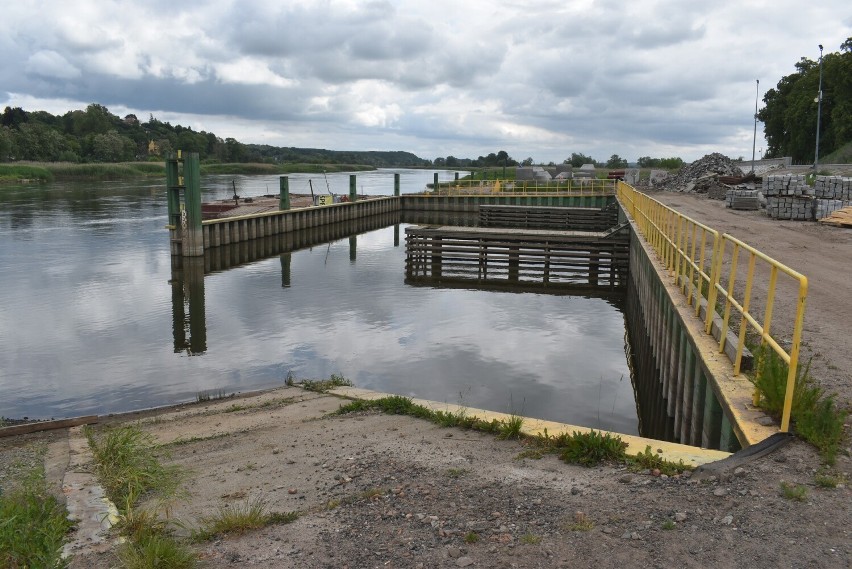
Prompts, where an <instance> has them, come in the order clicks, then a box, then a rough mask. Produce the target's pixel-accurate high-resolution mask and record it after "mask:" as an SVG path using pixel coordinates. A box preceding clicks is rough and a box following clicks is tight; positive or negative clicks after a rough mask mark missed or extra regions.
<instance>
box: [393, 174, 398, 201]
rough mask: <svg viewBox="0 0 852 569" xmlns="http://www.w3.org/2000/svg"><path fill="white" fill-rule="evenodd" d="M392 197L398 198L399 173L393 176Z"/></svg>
mask: <svg viewBox="0 0 852 569" xmlns="http://www.w3.org/2000/svg"><path fill="white" fill-rule="evenodd" d="M393 195H395V196H396V197H399V173H397V174H394V175H393Z"/></svg>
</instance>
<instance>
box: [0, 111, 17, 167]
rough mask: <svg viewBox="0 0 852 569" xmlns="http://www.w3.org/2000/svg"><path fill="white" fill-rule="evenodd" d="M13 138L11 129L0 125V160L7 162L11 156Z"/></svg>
mask: <svg viewBox="0 0 852 569" xmlns="http://www.w3.org/2000/svg"><path fill="white" fill-rule="evenodd" d="M7 108H8V107H7ZM13 140H14V138H13V137H12V130H11V129H10V128H9V127H7V126H0V162H8V161H9V159H10V158H11V157H12V152H13V151H12V149H13V148H14V147H13V144H12V142H13Z"/></svg>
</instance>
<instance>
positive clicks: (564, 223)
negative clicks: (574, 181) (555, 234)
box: [479, 205, 618, 231]
mask: <svg viewBox="0 0 852 569" xmlns="http://www.w3.org/2000/svg"><path fill="white" fill-rule="evenodd" d="M617 223H618V210H617V209H616V208H604V209H597V208H588V207H542V206H517V205H481V206H479V225H480V227H514V228H524V229H557V230H569V229H570V230H583V231H603V230H606V229H607V228H609V227H612V226H613V225H616V224H617Z"/></svg>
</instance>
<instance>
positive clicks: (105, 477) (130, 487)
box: [84, 426, 183, 514]
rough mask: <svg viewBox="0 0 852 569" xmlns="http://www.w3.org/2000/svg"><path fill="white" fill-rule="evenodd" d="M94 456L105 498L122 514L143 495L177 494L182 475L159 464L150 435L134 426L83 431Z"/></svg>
mask: <svg viewBox="0 0 852 569" xmlns="http://www.w3.org/2000/svg"><path fill="white" fill-rule="evenodd" d="M84 433H85V435H86V437H87V438H88V440H89V446H90V447H91V449H92V454H94V457H95V461H96V464H95V471H96V474H97V475H98V479H99V480H100V482H101V485H103V487H104V489H105V490H106V492H107V496H109V498H110V499H111V500H112V501H113V502H114V503H115V504H116V505H117V506H118V507H119V509H120V510H121V509H122V508H123V511H122V513H123V514H124V513H126V511H127V509H128V508H131V507H132V506H133V505H134V504H135V503H136V500H138V499H139V498H140V497H141V496H142V495H143V494H145V493H146V492H151V491H156V493H157V494H158V495H160V496H161V497H164V498H169V497H172V496H174V495H176V494H177V492H178V488H179V486H180V483H181V481H182V478H183V476H182V472H181V471H180V469H178V468H176V467H166V466H163V465H162V464H161V463H160V460H159V458H158V457H157V455H156V453H155V449H156V444H155V440H154V438H153V436H151V435H150V434H147V433H145V432H143V431H141V430H140V429H139V428H138V427H135V426H121V427H115V428H112V429H107V430H106V431H105V432H103V433H101V434H95V431H94V429H92V428H91V427H86V429H85V430H84Z"/></svg>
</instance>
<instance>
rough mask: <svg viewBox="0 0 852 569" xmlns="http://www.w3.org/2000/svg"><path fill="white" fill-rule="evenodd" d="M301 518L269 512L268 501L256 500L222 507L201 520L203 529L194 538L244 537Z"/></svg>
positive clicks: (288, 513) (289, 514) (199, 539)
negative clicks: (252, 532)
mask: <svg viewBox="0 0 852 569" xmlns="http://www.w3.org/2000/svg"><path fill="white" fill-rule="evenodd" d="M298 518H299V512H286V513H278V512H269V510H268V507H267V503H266V500H264V499H262V498H254V499H251V500H246V501H245V502H242V503H239V504H231V505H227V506H220V507H219V509H218V511H217V512H216V513H215V514H214V515H212V516H210V517H205V518H201V520H200V521H201V527H200V528H199V529H198V530H196V531H195V532H194V533H193V535H192V538H193V540H195V541H208V540H211V539H214V538H216V537H220V536H224V535H242V534H244V533H246V532H248V531H250V530H254V529H260V528H262V527H266V526H268V525H271V524H288V523H292V522H294V521H296V520H297V519H298Z"/></svg>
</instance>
